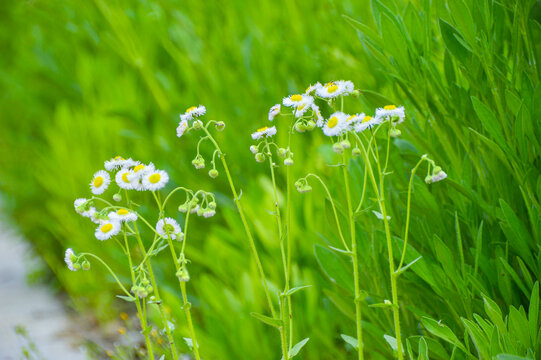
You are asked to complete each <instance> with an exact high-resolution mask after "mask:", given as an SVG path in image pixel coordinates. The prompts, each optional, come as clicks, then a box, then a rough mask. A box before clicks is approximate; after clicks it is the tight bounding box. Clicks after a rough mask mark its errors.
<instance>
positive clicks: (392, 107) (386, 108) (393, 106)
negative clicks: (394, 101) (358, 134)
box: [383, 105, 396, 110]
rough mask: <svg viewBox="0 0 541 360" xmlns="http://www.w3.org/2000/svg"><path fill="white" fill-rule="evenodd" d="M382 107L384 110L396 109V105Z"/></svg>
mask: <svg viewBox="0 0 541 360" xmlns="http://www.w3.org/2000/svg"><path fill="white" fill-rule="evenodd" d="M383 109H385V110H394V109H396V105H385V106H384V107H383Z"/></svg>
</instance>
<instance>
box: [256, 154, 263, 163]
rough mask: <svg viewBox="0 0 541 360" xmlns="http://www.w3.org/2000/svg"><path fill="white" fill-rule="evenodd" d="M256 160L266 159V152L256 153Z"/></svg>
mask: <svg viewBox="0 0 541 360" xmlns="http://www.w3.org/2000/svg"><path fill="white" fill-rule="evenodd" d="M255 161H257V162H263V161H265V154H263V153H257V154H255Z"/></svg>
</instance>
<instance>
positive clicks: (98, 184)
mask: <svg viewBox="0 0 541 360" xmlns="http://www.w3.org/2000/svg"><path fill="white" fill-rule="evenodd" d="M110 183H111V176H110V175H109V173H108V172H107V171H105V170H100V171H98V172H97V173H95V174H94V177H93V178H92V181H91V182H90V190H91V191H92V194H94V195H101V194H103V192H104V191H105V190H107V187H109V184H110Z"/></svg>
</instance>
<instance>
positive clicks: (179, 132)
mask: <svg viewBox="0 0 541 360" xmlns="http://www.w3.org/2000/svg"><path fill="white" fill-rule="evenodd" d="M186 129H188V120H182V121H181V122H180V123H179V124H178V127H177V136H178V137H181V136H182V135H184V133H185V132H186Z"/></svg>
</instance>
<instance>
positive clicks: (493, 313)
mask: <svg viewBox="0 0 541 360" xmlns="http://www.w3.org/2000/svg"><path fill="white" fill-rule="evenodd" d="M481 297H482V298H483V302H484V304H485V312H486V314H487V315H488V317H489V319H490V321H492V322H493V323H494V325H496V327H497V328H498V330H499V331H500V334H502V335H504V334H506V333H507V329H506V327H505V323H504V321H503V317H502V311H501V310H500V307H499V306H498V304H496V302H495V301H494V300H492V299H491V298H489V297H488V296H486V295H485V294H483V293H481Z"/></svg>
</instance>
